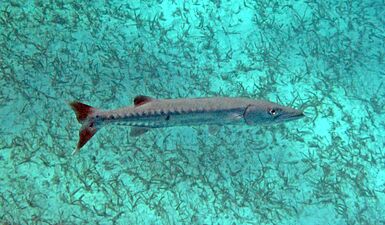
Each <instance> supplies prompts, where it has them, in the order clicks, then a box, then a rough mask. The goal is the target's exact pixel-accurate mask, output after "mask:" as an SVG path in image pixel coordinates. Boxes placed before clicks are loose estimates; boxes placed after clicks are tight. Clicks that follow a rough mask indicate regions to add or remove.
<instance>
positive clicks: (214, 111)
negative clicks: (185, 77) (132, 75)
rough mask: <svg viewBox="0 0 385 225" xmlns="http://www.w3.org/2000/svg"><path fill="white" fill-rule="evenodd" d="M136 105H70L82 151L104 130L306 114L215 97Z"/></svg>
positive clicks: (255, 121) (143, 99)
mask: <svg viewBox="0 0 385 225" xmlns="http://www.w3.org/2000/svg"><path fill="white" fill-rule="evenodd" d="M134 103H135V104H134V106H129V107H123V108H119V109H115V110H101V109H96V108H93V107H91V106H88V105H85V104H83V103H80V102H73V103H71V106H72V108H73V109H74V111H75V112H76V115H77V118H78V121H79V122H80V123H82V125H83V126H82V128H81V130H80V132H79V136H80V139H79V143H78V147H77V150H78V149H80V148H81V147H82V146H83V145H84V144H85V143H86V142H87V141H88V140H89V139H90V138H91V137H92V136H93V135H94V134H95V133H96V131H97V130H99V129H100V128H101V127H103V126H105V125H109V124H117V125H128V126H133V127H135V128H133V129H132V133H133V134H134V135H133V136H138V135H140V134H142V133H145V132H146V131H148V129H150V128H161V127H173V126H194V125H242V124H243V125H270V124H276V123H281V122H286V121H290V120H295V119H299V118H301V117H303V116H304V114H303V112H302V111H300V110H297V109H293V108H291V107H286V106H281V105H279V104H276V103H273V102H269V101H263V100H253V99H249V98H231V97H213V98H181V99H153V98H150V97H147V96H137V97H136V98H135V100H134Z"/></svg>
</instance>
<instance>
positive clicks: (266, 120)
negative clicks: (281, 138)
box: [244, 101, 305, 125]
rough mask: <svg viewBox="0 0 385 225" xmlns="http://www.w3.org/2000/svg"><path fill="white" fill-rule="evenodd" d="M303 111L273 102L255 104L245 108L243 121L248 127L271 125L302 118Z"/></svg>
mask: <svg viewBox="0 0 385 225" xmlns="http://www.w3.org/2000/svg"><path fill="white" fill-rule="evenodd" d="M304 116H305V115H304V114H303V111H301V110H298V109H294V108H291V107H287V106H282V105H279V104H276V103H273V102H265V101H263V102H257V103H255V104H250V105H248V106H247V108H246V110H245V112H244V119H245V121H246V123H247V124H248V125H271V124H278V123H283V122H288V121H292V120H297V119H300V118H303V117H304Z"/></svg>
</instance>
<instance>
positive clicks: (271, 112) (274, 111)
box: [269, 109, 277, 116]
mask: <svg viewBox="0 0 385 225" xmlns="http://www.w3.org/2000/svg"><path fill="white" fill-rule="evenodd" d="M269 114H270V115H272V116H275V115H277V110H276V109H270V110H269Z"/></svg>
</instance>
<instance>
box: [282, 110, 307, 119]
mask: <svg viewBox="0 0 385 225" xmlns="http://www.w3.org/2000/svg"><path fill="white" fill-rule="evenodd" d="M303 117H305V114H304V113H303V112H302V111H298V112H295V113H291V114H289V115H287V116H286V117H285V118H283V119H284V120H285V121H291V120H298V119H301V118H303Z"/></svg>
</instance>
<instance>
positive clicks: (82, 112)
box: [70, 102, 98, 154]
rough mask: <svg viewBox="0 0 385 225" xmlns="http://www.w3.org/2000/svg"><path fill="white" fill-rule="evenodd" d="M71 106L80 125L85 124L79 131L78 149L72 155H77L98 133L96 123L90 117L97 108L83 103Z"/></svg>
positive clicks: (73, 103)
mask: <svg viewBox="0 0 385 225" xmlns="http://www.w3.org/2000/svg"><path fill="white" fill-rule="evenodd" d="M70 106H71V108H72V109H73V110H74V111H75V113H76V118H77V119H78V121H79V123H82V124H83V126H82V128H80V131H79V142H78V145H77V148H76V149H75V151H74V152H73V153H72V154H75V153H77V152H78V151H79V149H80V148H81V147H83V146H84V145H85V144H86V143H87V142H88V141H89V140H90V139H91V138H92V136H94V134H95V133H96V132H97V131H98V128H97V127H96V126H95V121H94V120H93V119H91V118H90V115H91V114H92V113H93V112H94V111H95V108H93V107H91V106H89V105H86V104H83V103H81V102H71V103H70Z"/></svg>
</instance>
